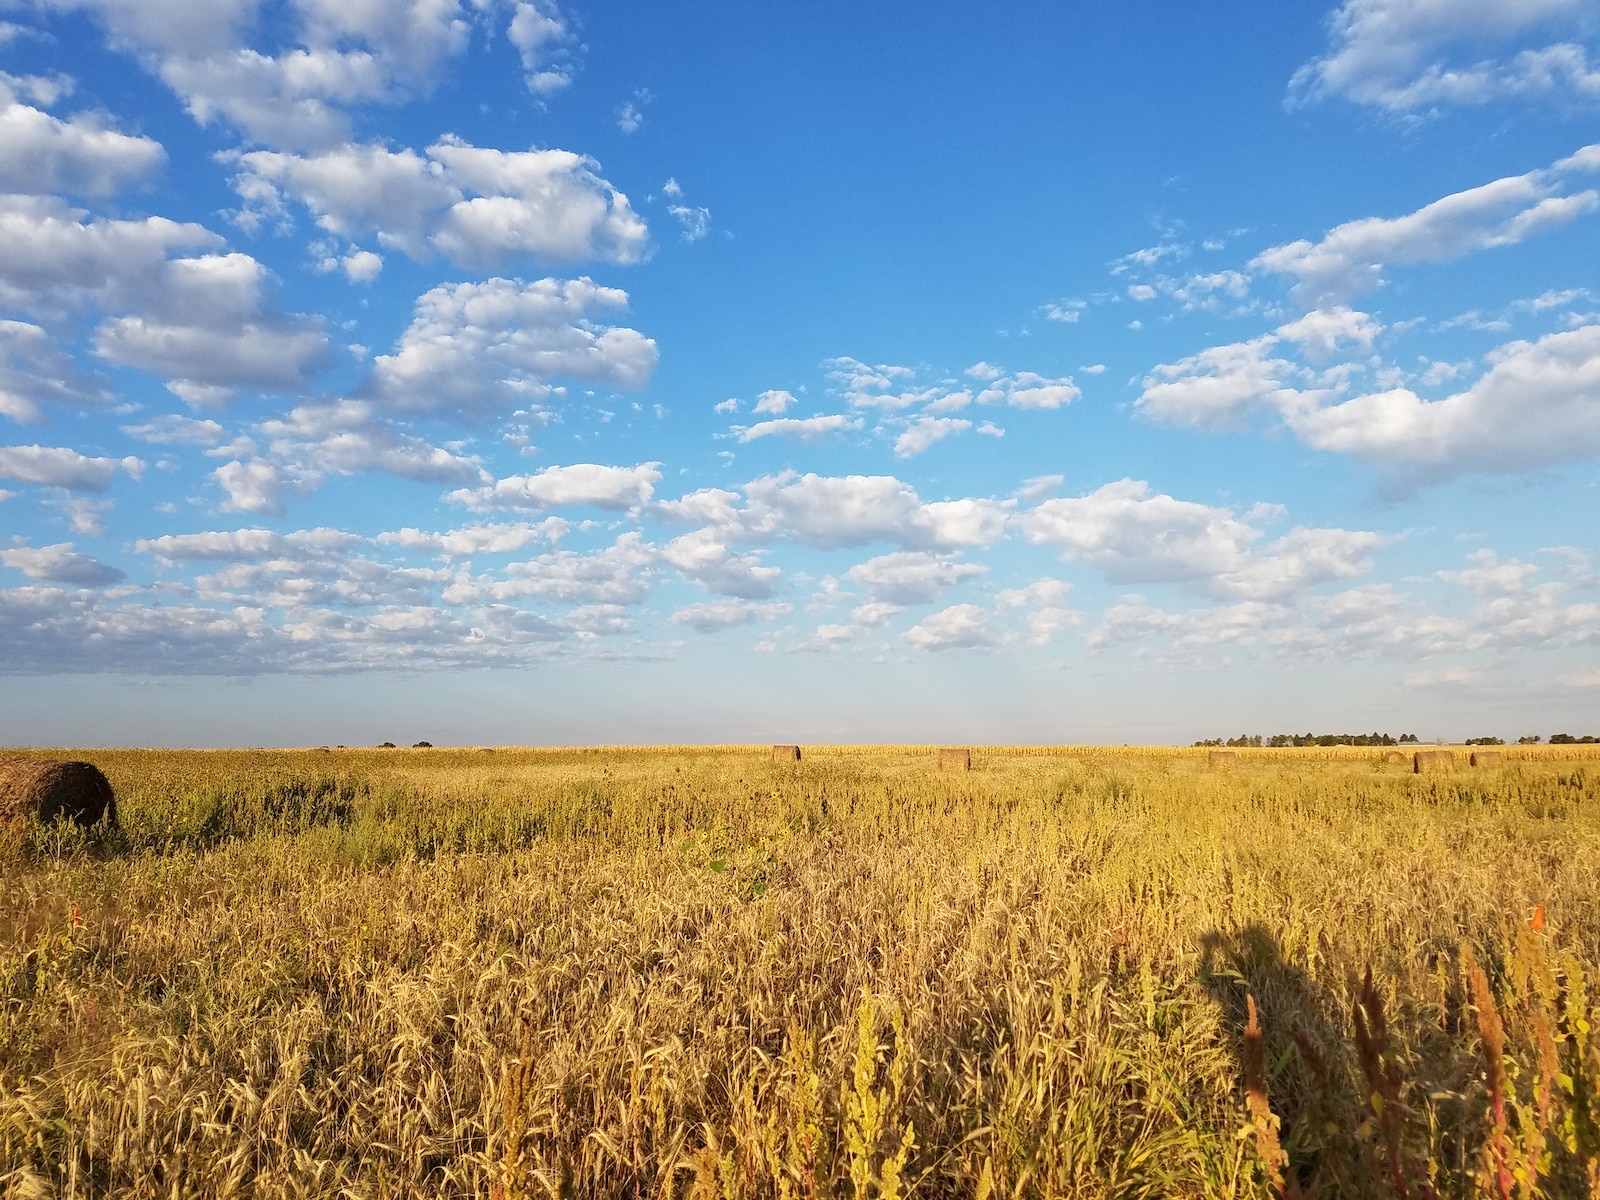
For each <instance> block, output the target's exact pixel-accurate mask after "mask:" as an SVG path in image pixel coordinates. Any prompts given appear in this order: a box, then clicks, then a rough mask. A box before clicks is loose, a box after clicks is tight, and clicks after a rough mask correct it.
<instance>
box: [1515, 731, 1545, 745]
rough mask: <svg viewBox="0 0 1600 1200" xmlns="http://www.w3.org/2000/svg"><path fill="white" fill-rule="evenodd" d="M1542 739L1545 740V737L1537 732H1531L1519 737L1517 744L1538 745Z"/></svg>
mask: <svg viewBox="0 0 1600 1200" xmlns="http://www.w3.org/2000/svg"><path fill="white" fill-rule="evenodd" d="M1542 741H1544V739H1543V738H1542V737H1540V736H1539V735H1538V734H1537V733H1530V734H1528V735H1527V736H1526V737H1519V738H1518V739H1517V745H1519V746H1537V745H1538V744H1539V743H1540V742H1542Z"/></svg>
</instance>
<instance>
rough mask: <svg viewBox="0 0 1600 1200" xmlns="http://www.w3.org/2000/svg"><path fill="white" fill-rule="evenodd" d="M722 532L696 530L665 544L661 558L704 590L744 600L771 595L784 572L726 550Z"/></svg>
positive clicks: (709, 529)
mask: <svg viewBox="0 0 1600 1200" xmlns="http://www.w3.org/2000/svg"><path fill="white" fill-rule="evenodd" d="M726 533H727V531H725V530H719V529H716V528H708V529H697V530H695V531H694V532H693V533H686V534H684V535H683V536H682V537H679V538H674V539H673V540H672V541H670V542H668V543H667V545H666V547H665V548H664V550H663V551H662V557H663V558H665V559H666V561H667V562H669V563H671V564H672V565H673V566H674V567H676V568H677V569H678V571H679V572H680V573H681V574H682V575H683V576H684V577H685V578H688V579H692V580H694V581H695V582H696V583H698V584H700V586H701V587H703V588H705V589H706V590H707V591H710V592H716V593H719V594H721V595H724V596H738V597H741V598H743V599H746V600H763V599H766V598H767V597H768V596H770V595H772V592H773V589H774V588H775V587H776V586H777V583H778V580H779V579H780V578H782V576H783V572H782V570H780V569H779V568H777V567H769V566H765V565H763V564H762V562H761V560H760V558H758V557H757V556H756V555H754V554H735V553H733V552H732V551H731V550H729V549H728V546H727V541H726Z"/></svg>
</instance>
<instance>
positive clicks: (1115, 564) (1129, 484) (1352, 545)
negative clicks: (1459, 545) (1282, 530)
mask: <svg viewBox="0 0 1600 1200" xmlns="http://www.w3.org/2000/svg"><path fill="white" fill-rule="evenodd" d="M1266 515H1270V513H1264V512H1260V511H1259V510H1257V511H1256V512H1253V513H1251V514H1247V517H1246V519H1241V518H1240V517H1238V516H1237V515H1235V514H1234V513H1233V512H1232V511H1231V510H1229V509H1225V508H1213V507H1211V506H1209V505H1205V504H1197V503H1194V502H1193V501H1187V500H1177V499H1175V498H1173V497H1171V496H1167V495H1162V494H1152V493H1151V490H1150V485H1149V484H1148V483H1145V482H1143V481H1140V480H1133V479H1123V480H1120V481H1118V482H1116V483H1108V484H1106V485H1104V486H1103V487H1101V488H1098V489H1096V490H1095V491H1093V492H1091V493H1089V494H1088V495H1086V496H1080V497H1076V498H1058V499H1054V500H1046V501H1044V502H1043V503H1042V504H1040V505H1039V506H1038V507H1037V508H1034V509H1032V510H1031V511H1029V512H1025V513H1023V514H1021V515H1019V516H1018V517H1017V518H1015V524H1016V526H1017V528H1018V529H1020V530H1021V531H1022V532H1023V534H1024V535H1025V536H1026V537H1027V538H1028V540H1029V541H1031V542H1033V543H1035V544H1036V545H1051V546H1058V547H1060V548H1061V551H1062V554H1063V556H1064V557H1065V558H1067V559H1068V560H1069V561H1072V562H1081V563H1084V564H1086V565H1088V566H1091V567H1094V568H1096V569H1097V570H1099V571H1101V572H1102V573H1104V575H1105V576H1106V578H1107V579H1108V580H1109V581H1111V582H1112V583H1155V582H1161V583H1189V584H1193V585H1195V586H1197V587H1200V588H1202V589H1203V590H1206V591H1210V592H1214V593H1216V594H1219V595H1225V596H1241V597H1251V598H1263V599H1266V598H1273V597H1278V596H1285V595H1290V594H1293V593H1294V592H1297V591H1300V590H1303V589H1305V588H1309V587H1313V586H1315V585H1317V584H1320V583H1325V582H1327V581H1329V580H1334V579H1348V578H1350V577H1352V576H1356V575H1361V574H1364V573H1366V572H1367V571H1370V570H1371V569H1372V566H1373V563H1372V554H1373V552H1374V551H1376V550H1377V549H1378V548H1380V547H1381V546H1382V545H1383V544H1384V542H1385V539H1384V537H1383V536H1382V535H1380V534H1377V533H1369V532H1362V531H1356V530H1347V529H1305V528H1295V529H1293V530H1291V531H1290V532H1289V533H1288V534H1286V535H1285V536H1283V537H1281V538H1279V539H1277V540H1276V541H1274V542H1272V543H1270V544H1269V545H1267V546H1265V547H1264V548H1262V549H1260V550H1257V549H1255V545H1256V543H1257V542H1259V541H1260V540H1261V538H1262V537H1263V532H1262V530H1261V529H1260V528H1259V526H1258V525H1256V524H1252V523H1251V521H1250V520H1249V519H1248V518H1249V517H1251V516H1266Z"/></svg>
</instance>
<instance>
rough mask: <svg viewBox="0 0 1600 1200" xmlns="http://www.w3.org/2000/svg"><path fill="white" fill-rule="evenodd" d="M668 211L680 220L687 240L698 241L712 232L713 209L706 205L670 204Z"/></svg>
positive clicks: (679, 222)
mask: <svg viewBox="0 0 1600 1200" xmlns="http://www.w3.org/2000/svg"><path fill="white" fill-rule="evenodd" d="M667 212H669V213H671V214H672V219H673V220H675V221H677V222H678V228H679V230H680V231H681V232H682V234H683V240H684V241H686V242H698V241H699V240H700V239H701V238H703V237H705V236H706V234H708V233H710V232H711V210H710V209H709V208H706V207H705V206H704V205H688V204H669V205H667Z"/></svg>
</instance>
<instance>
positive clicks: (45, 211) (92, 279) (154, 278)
mask: <svg viewBox="0 0 1600 1200" xmlns="http://www.w3.org/2000/svg"><path fill="white" fill-rule="evenodd" d="M87 215H88V214H86V213H84V212H82V211H81V210H78V209H73V208H69V207H67V206H66V205H65V204H63V203H62V202H61V201H60V200H58V199H55V198H54V197H29V196H4V197H0V303H3V304H4V305H5V306H6V307H8V308H12V309H20V310H22V311H26V312H33V313H43V314H46V315H51V316H55V315H58V314H61V313H63V312H67V311H70V310H73V309H76V308H80V307H83V306H86V305H89V304H97V305H98V306H99V307H101V308H105V309H111V310H120V311H129V310H131V309H142V308H144V307H146V306H147V305H148V304H149V302H150V297H151V296H152V295H153V294H159V293H160V292H161V291H162V290H163V281H164V277H165V271H166V268H167V266H168V259H167V256H168V255H169V254H170V253H172V252H174V251H184V250H211V249H216V248H218V247H220V246H221V245H222V239H221V238H220V237H218V236H217V235H216V234H214V233H212V232H211V231H210V230H208V229H205V228H203V227H202V226H199V225H193V224H179V223H178V222H176V221H169V220H167V219H166V218H165V217H149V218H146V219H145V220H143V221H111V220H97V219H96V220H87V219H85V218H86V217H87Z"/></svg>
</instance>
